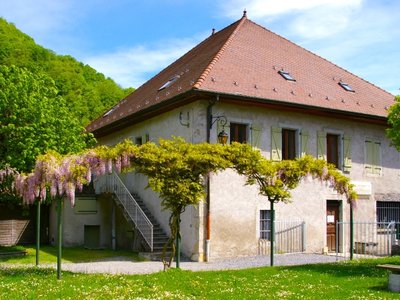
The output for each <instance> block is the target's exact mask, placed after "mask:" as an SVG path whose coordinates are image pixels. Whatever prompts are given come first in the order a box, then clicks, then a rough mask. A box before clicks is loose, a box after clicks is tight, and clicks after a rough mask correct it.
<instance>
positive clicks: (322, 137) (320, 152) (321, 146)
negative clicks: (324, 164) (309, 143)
mask: <svg viewBox="0 0 400 300" xmlns="http://www.w3.org/2000/svg"><path fill="white" fill-rule="evenodd" d="M317 158H318V159H323V160H326V132H324V131H318V133H317Z"/></svg>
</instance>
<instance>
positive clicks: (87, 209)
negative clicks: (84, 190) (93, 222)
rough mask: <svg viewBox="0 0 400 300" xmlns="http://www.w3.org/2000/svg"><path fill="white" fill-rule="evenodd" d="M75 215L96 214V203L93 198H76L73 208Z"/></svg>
mask: <svg viewBox="0 0 400 300" xmlns="http://www.w3.org/2000/svg"><path fill="white" fill-rule="evenodd" d="M74 212H75V213H76V214H96V213H97V201H96V198H95V197H77V198H76V201H75V206H74Z"/></svg>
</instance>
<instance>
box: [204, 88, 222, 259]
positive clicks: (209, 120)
mask: <svg viewBox="0 0 400 300" xmlns="http://www.w3.org/2000/svg"><path fill="white" fill-rule="evenodd" d="M218 101H219V95H217V96H216V97H215V99H210V100H209V104H208V106H207V124H206V126H207V130H206V132H207V143H210V137H211V126H212V107H213V106H214V105H215V103H217V102H218ZM206 189H207V199H206V213H207V219H206V261H207V262H208V261H210V241H211V212H210V200H211V198H210V175H207V180H206Z"/></svg>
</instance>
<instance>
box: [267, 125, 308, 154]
mask: <svg viewBox="0 0 400 300" xmlns="http://www.w3.org/2000/svg"><path fill="white" fill-rule="evenodd" d="M308 144H309V134H308V132H307V131H306V130H303V129H302V130H299V129H293V128H281V127H272V128H271V160H273V161H280V160H283V159H295V158H296V157H299V156H304V155H306V154H309V153H310V151H309V146H308Z"/></svg>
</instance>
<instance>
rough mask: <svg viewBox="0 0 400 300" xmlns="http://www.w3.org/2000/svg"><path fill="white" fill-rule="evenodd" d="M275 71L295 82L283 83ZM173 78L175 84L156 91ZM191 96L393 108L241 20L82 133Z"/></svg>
mask: <svg viewBox="0 0 400 300" xmlns="http://www.w3.org/2000/svg"><path fill="white" fill-rule="evenodd" d="M280 70H284V71H286V72H289V73H290V75H291V76H292V77H293V78H294V79H295V80H296V81H290V80H285V79H284V78H283V77H282V76H281V75H280V74H279V73H278V72H279V71H280ZM174 76H179V78H177V79H176V81H174V82H173V83H172V84H171V85H170V86H168V87H166V88H165V89H162V90H159V88H160V87H162V86H163V85H164V84H165V83H166V82H167V81H168V80H170V79H171V78H173V77H174ZM339 82H344V83H347V84H349V86H351V88H352V89H354V92H349V91H346V90H345V89H343V88H342V87H341V86H340V85H339ZM191 90H198V91H205V92H211V93H217V94H219V93H220V94H228V95H229V94H231V95H243V96H244V98H243V101H246V100H245V98H247V99H248V98H258V99H265V100H269V101H277V102H281V103H287V104H295V105H302V106H311V107H314V108H315V107H316V108H320V109H329V110H336V111H339V112H340V111H342V112H351V113H356V114H361V115H370V116H374V117H383V118H385V117H386V116H387V107H389V106H391V105H392V104H393V103H394V96H393V95H391V94H390V93H388V92H386V91H384V90H382V89H380V88H378V87H376V86H375V85H373V84H371V83H369V82H367V81H365V80H363V79H361V78H359V77H357V76H355V75H354V74H352V73H350V72H348V71H346V70H344V69H342V68H340V67H338V66H337V65H335V64H333V63H331V62H329V61H327V60H325V59H323V58H321V57H320V56H318V55H315V54H313V53H311V52H310V51H308V50H306V49H304V48H302V47H300V46H298V45H296V44H294V43H292V42H290V41H289V40H287V39H285V38H283V37H281V36H279V35H276V34H275V33H273V32H271V31H269V30H267V29H265V28H263V27H261V26H259V25H257V24H256V23H254V22H252V21H250V20H248V19H247V18H246V16H244V17H243V18H242V19H240V20H239V21H237V22H235V23H233V24H231V25H230V26H228V27H226V28H225V29H223V30H221V31H219V32H216V33H215V34H213V35H211V36H210V37H208V38H207V39H206V40H204V41H203V42H202V43H200V44H199V45H197V46H196V47H195V48H193V49H192V50H190V51H189V52H188V53H186V54H185V55H184V56H182V57H181V58H179V59H178V60H176V61H175V62H174V63H172V64H171V65H170V66H168V67H167V68H165V69H164V70H163V71H161V72H160V73H159V74H157V75H156V76H154V77H153V78H152V79H150V80H149V81H147V82H146V83H145V84H143V85H142V86H141V87H139V88H138V89H137V90H135V91H134V92H133V93H132V94H130V95H129V96H127V97H126V98H125V99H123V100H122V101H121V102H120V103H119V104H117V105H116V106H115V107H114V108H113V110H112V111H110V112H109V113H106V114H104V115H103V116H101V117H100V118H98V119H97V120H94V121H93V122H92V123H91V124H90V125H89V126H88V130H89V131H92V132H96V131H98V130H101V128H102V127H105V126H110V125H112V124H113V123H114V122H118V121H121V120H122V119H124V118H128V117H129V116H130V115H133V114H136V113H140V112H141V111H143V110H144V109H148V108H151V107H153V106H155V105H157V104H163V103H165V102H167V101H168V100H170V99H172V98H174V97H177V96H179V95H182V94H184V93H186V92H188V91H191Z"/></svg>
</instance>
